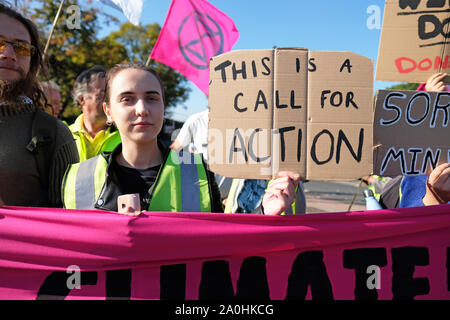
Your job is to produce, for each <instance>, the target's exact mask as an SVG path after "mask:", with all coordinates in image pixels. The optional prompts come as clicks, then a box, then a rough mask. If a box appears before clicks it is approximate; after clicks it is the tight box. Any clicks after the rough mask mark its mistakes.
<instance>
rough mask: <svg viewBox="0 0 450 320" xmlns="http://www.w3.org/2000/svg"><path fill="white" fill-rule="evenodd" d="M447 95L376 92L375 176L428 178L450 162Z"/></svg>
mask: <svg viewBox="0 0 450 320" xmlns="http://www.w3.org/2000/svg"><path fill="white" fill-rule="evenodd" d="M449 117H450V92H426V91H387V90H379V91H378V92H377V101H376V109H375V119H374V142H373V144H374V146H375V148H374V154H373V158H374V173H375V174H379V175H382V176H397V175H408V176H414V175H428V174H430V172H431V171H432V170H433V168H435V167H436V166H438V165H439V164H441V163H445V162H450V148H449V143H448V142H449V137H450V126H449Z"/></svg>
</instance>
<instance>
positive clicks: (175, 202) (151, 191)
mask: <svg viewBox="0 0 450 320" xmlns="http://www.w3.org/2000/svg"><path fill="white" fill-rule="evenodd" d="M103 109H104V112H105V114H106V115H107V117H108V120H109V121H111V122H114V123H115V125H116V126H117V128H118V130H119V132H120V135H121V137H122V143H121V144H119V145H118V146H117V147H116V148H115V149H114V150H113V151H112V153H102V154H101V155H98V156H96V157H93V158H91V159H88V160H87V161H83V162H81V163H77V164H74V165H72V166H70V167H69V169H68V170H67V171H66V174H65V176H64V181H63V186H62V197H63V203H64V207H65V208H69V209H99V210H108V211H116V212H117V211H119V210H118V209H119V208H118V206H117V199H118V197H119V196H122V195H134V194H138V195H139V201H140V207H141V208H142V209H143V210H146V211H172V212H223V207H222V204H221V200H220V192H219V190H218V188H217V184H216V182H215V179H214V174H212V173H211V172H209V171H208V170H207V169H206V166H205V163H204V162H203V159H202V157H201V155H200V154H195V153H190V152H188V151H184V150H181V151H175V150H170V149H169V148H167V147H165V146H164V144H162V143H160V142H159V141H158V139H157V136H158V133H159V132H160V130H161V128H162V125H163V119H164V109H165V103H164V90H163V86H162V83H161V80H160V78H159V76H158V74H157V73H156V72H155V71H154V70H153V69H151V68H148V67H146V66H143V65H136V64H127V65H117V66H115V67H113V68H112V69H111V70H109V71H108V73H107V76H106V90H105V102H104V104H103ZM299 180H300V177H299V176H298V175H296V174H294V173H290V172H280V173H279V178H278V179H275V180H274V181H273V183H272V184H271V186H270V187H269V188H267V190H266V195H265V196H264V199H263V210H264V213H265V214H280V213H281V212H283V211H284V210H285V209H286V208H287V207H288V206H289V205H291V204H292V202H293V200H294V197H295V188H296V187H297V185H298V182H299Z"/></svg>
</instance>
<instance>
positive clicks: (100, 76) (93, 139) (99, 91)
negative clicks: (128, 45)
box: [69, 66, 121, 161]
mask: <svg viewBox="0 0 450 320" xmlns="http://www.w3.org/2000/svg"><path fill="white" fill-rule="evenodd" d="M105 76H106V69H105V68H104V67H102V66H94V67H92V68H90V69H88V70H85V71H83V72H82V73H81V74H80V75H79V76H78V77H77V79H76V81H75V86H74V89H73V91H72V96H73V99H74V100H75V101H76V103H77V104H78V105H79V106H80V107H81V111H82V114H81V115H79V116H78V118H77V119H76V120H75V122H74V123H73V124H71V125H70V126H69V129H70V131H71V132H72V134H73V136H74V138H75V142H76V144H77V148H78V153H79V157H80V161H84V160H87V159H89V158H92V157H94V156H96V155H98V154H100V153H101V152H103V151H108V152H109V151H112V150H113V149H114V148H115V147H116V146H117V145H118V144H119V143H120V141H121V140H120V134H119V132H118V131H117V130H115V128H114V127H112V126H111V123H108V122H107V121H106V115H105V113H104V112H103V106H102V104H103V97H104V91H105Z"/></svg>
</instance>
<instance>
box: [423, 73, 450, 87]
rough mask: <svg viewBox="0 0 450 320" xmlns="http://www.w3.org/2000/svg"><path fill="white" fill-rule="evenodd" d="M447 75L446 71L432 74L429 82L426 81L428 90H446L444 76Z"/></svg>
mask: <svg viewBox="0 0 450 320" xmlns="http://www.w3.org/2000/svg"><path fill="white" fill-rule="evenodd" d="M446 76H447V74H446V73H442V72H441V73H435V74H433V75H431V76H430V77H429V78H428V80H427V82H426V83H425V90H426V91H445V83H444V82H443V80H444V78H445V77H446Z"/></svg>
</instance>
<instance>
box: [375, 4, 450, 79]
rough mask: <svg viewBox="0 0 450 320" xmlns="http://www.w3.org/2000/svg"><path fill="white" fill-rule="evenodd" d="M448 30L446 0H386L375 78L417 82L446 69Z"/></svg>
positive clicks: (448, 61) (449, 17)
mask: <svg viewBox="0 0 450 320" xmlns="http://www.w3.org/2000/svg"><path fill="white" fill-rule="evenodd" d="M449 30H450V5H449V2H448V1H446V0H386V5H385V8H384V18H383V28H382V30H381V38H380V48H379V51H378V61H377V71H376V76H375V79H376V80H381V81H405V82H417V83H418V82H425V81H426V80H427V79H428V77H429V76H431V75H432V74H434V73H437V72H447V73H449V72H450V40H449ZM446 82H447V83H450V77H446Z"/></svg>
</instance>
